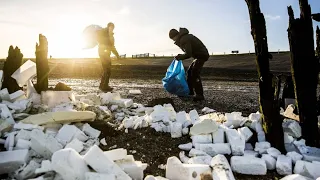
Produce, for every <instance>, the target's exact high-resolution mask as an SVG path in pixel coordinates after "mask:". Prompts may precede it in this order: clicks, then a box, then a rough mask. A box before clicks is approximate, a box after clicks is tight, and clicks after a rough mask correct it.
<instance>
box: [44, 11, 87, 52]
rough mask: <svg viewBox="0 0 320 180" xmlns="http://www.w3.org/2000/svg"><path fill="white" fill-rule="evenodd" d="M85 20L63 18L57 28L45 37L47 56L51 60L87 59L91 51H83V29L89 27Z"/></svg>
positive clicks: (73, 17)
mask: <svg viewBox="0 0 320 180" xmlns="http://www.w3.org/2000/svg"><path fill="white" fill-rule="evenodd" d="M86 22H87V21H86V18H85V17H83V18H79V16H70V17H64V18H63V19H61V21H60V22H59V24H57V26H56V27H57V28H55V29H53V30H50V32H48V34H47V35H46V36H47V38H48V42H49V52H48V55H49V56H50V55H51V56H52V57H53V58H81V57H89V56H90V54H92V50H84V49H83V47H84V41H83V37H82V31H83V29H84V28H85V27H86V26H87V25H89V24H87V23H86Z"/></svg>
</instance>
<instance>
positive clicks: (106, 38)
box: [98, 22, 120, 92]
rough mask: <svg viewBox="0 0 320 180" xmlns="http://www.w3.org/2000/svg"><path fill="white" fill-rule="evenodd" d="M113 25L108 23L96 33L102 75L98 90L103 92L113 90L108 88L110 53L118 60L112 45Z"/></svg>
mask: <svg viewBox="0 0 320 180" xmlns="http://www.w3.org/2000/svg"><path fill="white" fill-rule="evenodd" d="M113 30H114V24H113V23H111V22H110V23H108V26H107V27H106V28H104V29H102V30H100V31H99V32H98V43H99V48H98V51H99V57H100V61H101V64H102V68H103V74H102V77H101V82H100V86H99V89H100V90H101V91H103V92H110V91H112V90H113V88H112V87H110V86H109V79H110V75H111V58H110V55H111V52H112V53H113V54H114V55H115V56H116V57H117V59H119V58H120V57H119V53H118V51H117V49H116V48H115V45H114V36H113V34H114V33H113Z"/></svg>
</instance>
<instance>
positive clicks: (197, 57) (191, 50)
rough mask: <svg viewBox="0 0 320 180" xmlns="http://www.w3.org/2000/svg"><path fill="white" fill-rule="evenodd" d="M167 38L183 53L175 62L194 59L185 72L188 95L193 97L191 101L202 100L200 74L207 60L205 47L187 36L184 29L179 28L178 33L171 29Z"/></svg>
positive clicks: (190, 35) (191, 36) (207, 53)
mask: <svg viewBox="0 0 320 180" xmlns="http://www.w3.org/2000/svg"><path fill="white" fill-rule="evenodd" d="M169 37H170V39H172V40H173V41H174V42H175V45H177V46H178V47H180V48H181V50H182V51H184V54H178V55H177V56H176V57H175V59H176V60H185V59H189V58H191V57H192V58H194V60H193V62H192V63H191V65H190V66H189V68H188V70H187V82H188V86H189V90H190V94H189V95H190V96H194V95H195V96H194V97H193V101H202V100H204V96H203V86H202V82H201V77H200V73H201V69H202V67H203V65H204V63H205V62H206V61H207V60H208V59H209V52H208V50H207V48H206V46H205V45H204V44H203V43H202V42H201V41H200V39H198V38H197V37H196V36H194V35H192V34H189V31H188V29H186V28H180V30H179V31H178V30H176V29H171V30H170V32H169Z"/></svg>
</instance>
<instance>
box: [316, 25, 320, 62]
mask: <svg viewBox="0 0 320 180" xmlns="http://www.w3.org/2000/svg"><path fill="white" fill-rule="evenodd" d="M316 39H317V40H316V44H317V48H316V54H317V57H318V60H319V61H320V29H319V26H317V30H316Z"/></svg>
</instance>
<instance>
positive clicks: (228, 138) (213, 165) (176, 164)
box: [0, 91, 320, 180]
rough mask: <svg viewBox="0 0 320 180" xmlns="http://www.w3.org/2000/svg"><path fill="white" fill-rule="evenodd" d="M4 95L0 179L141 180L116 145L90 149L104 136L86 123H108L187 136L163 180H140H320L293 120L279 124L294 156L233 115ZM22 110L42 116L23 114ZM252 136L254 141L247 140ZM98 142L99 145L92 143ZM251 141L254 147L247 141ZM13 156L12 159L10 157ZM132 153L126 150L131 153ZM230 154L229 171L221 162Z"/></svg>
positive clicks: (93, 99) (255, 120)
mask: <svg viewBox="0 0 320 180" xmlns="http://www.w3.org/2000/svg"><path fill="white" fill-rule="evenodd" d="M5 94H6V92H4V94H2V95H4V96H3V97H5V96H6V95H5ZM14 94H15V95H14ZM34 94H35V95H39V94H36V92H34ZM7 95H8V97H7V98H8V99H7V100H4V101H3V103H1V106H0V107H1V108H2V109H4V111H1V117H2V118H1V119H0V136H1V138H0V144H4V147H5V148H6V149H7V150H8V151H4V152H0V174H9V177H12V178H16V179H24V177H27V178H34V179H41V178H43V179H59V178H60V179H119V177H120V178H121V179H143V178H144V170H145V169H146V168H147V164H145V163H142V162H140V161H136V160H135V159H134V157H133V156H132V155H128V151H127V150H126V149H122V148H121V149H115V148H117V145H114V146H111V147H109V149H112V150H110V151H105V152H103V151H102V150H101V149H100V148H99V147H98V146H99V144H101V146H107V142H106V138H107V137H106V136H105V135H104V134H103V132H101V131H99V130H97V129H95V128H93V127H91V125H90V121H94V120H107V121H110V122H109V123H112V127H114V128H115V129H123V130H124V129H125V131H127V132H128V131H131V130H135V129H140V128H147V127H149V128H153V129H155V130H156V131H158V132H163V133H170V135H171V137H172V138H180V137H182V136H190V141H192V142H190V143H187V144H181V145H179V146H178V147H173V148H179V149H181V150H182V151H181V152H180V153H179V158H180V160H179V159H178V158H176V157H168V161H167V164H166V165H163V166H161V167H166V168H165V171H166V178H163V177H154V176H147V177H145V179H155V180H157V179H192V180H193V179H201V178H204V177H209V178H213V179H231V180H232V179H235V178H234V176H233V172H235V173H241V174H250V175H265V174H266V172H267V169H268V170H276V171H277V172H278V173H279V174H281V175H289V174H292V170H293V172H294V173H296V174H299V175H301V176H305V177H307V178H313V179H315V178H316V177H317V176H320V175H318V174H317V173H318V172H317V171H316V170H315V168H319V167H318V165H319V164H317V162H315V161H319V158H318V154H319V151H318V149H317V148H312V147H308V146H306V145H305V142H304V140H303V139H302V140H300V137H301V127H300V125H299V123H298V122H297V121H294V120H290V119H288V120H286V121H285V122H284V123H283V130H284V134H285V136H284V138H285V139H284V140H285V145H286V147H287V146H288V145H290V146H291V147H292V149H296V150H292V151H290V152H288V153H287V154H286V156H285V155H281V152H280V151H279V150H277V149H275V148H273V147H271V144H270V143H269V142H267V141H266V139H265V133H264V131H263V128H262V125H261V114H260V113H258V112H257V113H252V114H250V116H249V117H243V116H242V113H241V112H233V113H225V114H223V113H216V112H215V111H214V110H213V109H210V108H204V110H203V111H202V113H203V114H204V115H201V116H199V114H198V112H197V110H195V109H193V110H191V111H190V112H186V111H180V112H176V111H175V109H174V108H173V105H171V104H159V105H155V106H154V107H144V106H143V105H142V104H138V103H134V102H133V101H132V99H123V98H122V97H121V96H120V94H119V93H117V92H115V93H102V94H86V95H74V94H73V93H72V92H70V91H69V92H68V93H67V92H64V91H60V92H59V93H56V92H53V91H52V92H50V91H47V92H44V93H43V94H42V98H43V97H45V99H46V100H43V99H42V100H41V97H40V100H39V102H38V105H34V104H33V100H32V96H33V95H32V96H31V97H30V98H29V99H24V100H23V98H25V97H26V96H25V94H21V92H17V93H13V95H14V96H13V95H12V94H11V95H10V94H7ZM59 95H61V97H59V98H58V96H59ZM0 96H1V92H0ZM10 97H11V98H10ZM67 97H68V98H67ZM69 97H70V98H69ZM21 98H22V100H21ZM55 98H56V99H55ZM29 102H32V104H31V103H30V104H29ZM30 108H32V110H31V111H33V112H34V109H35V108H38V110H40V111H41V112H43V113H41V114H35V115H30V114H28V113H29V109H30ZM85 110H86V111H85ZM37 112H39V111H37ZM10 115H11V116H10ZM23 116H25V118H24V119H23V120H21V121H20V122H18V119H19V118H20V119H22V118H21V117H23ZM5 117H6V118H5ZM11 117H12V118H11ZM128 129H130V130H128ZM254 131H255V132H254ZM255 134H256V136H257V137H253V136H255ZM100 135H103V136H105V138H101V139H99V137H100ZM128 135H130V134H128ZM256 138H257V139H258V142H253V141H254V139H256ZM298 138H299V140H300V141H297V139H298ZM249 142H250V143H249ZM130 144H131V143H130ZM112 145H113V144H112ZM129 146H130V145H129V144H128V147H129ZM17 152H19V156H16V155H15V153H17ZM136 152H137V151H135V150H132V149H131V150H129V153H131V154H135V153H136ZM231 154H232V155H233V156H232V157H231V161H230V164H229V162H228V160H227V159H226V158H225V157H224V156H223V155H231ZM4 156H5V157H6V158H2V157H4ZM302 159H303V160H304V161H302ZM306 161H309V162H306ZM312 161H314V163H313V162H312ZM311 162H312V163H311ZM2 167H5V168H4V169H3V168H2ZM89 167H90V168H89ZM294 177H296V176H287V177H286V178H287V179H288V178H294ZM299 177H300V176H299Z"/></svg>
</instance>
